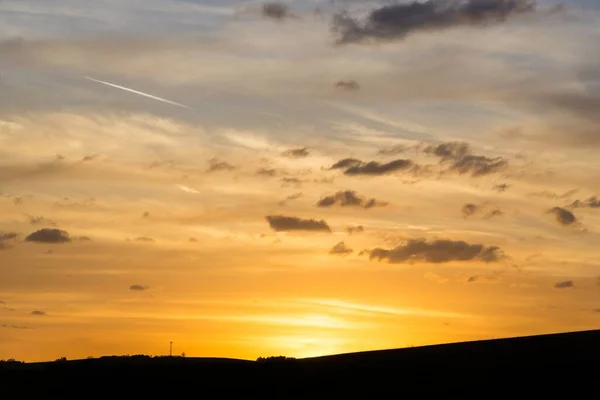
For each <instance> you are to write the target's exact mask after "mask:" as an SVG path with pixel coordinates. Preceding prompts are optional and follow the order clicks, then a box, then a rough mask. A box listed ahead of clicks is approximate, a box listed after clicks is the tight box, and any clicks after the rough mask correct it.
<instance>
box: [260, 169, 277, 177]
mask: <svg viewBox="0 0 600 400" xmlns="http://www.w3.org/2000/svg"><path fill="white" fill-rule="evenodd" d="M256 175H260V176H268V177H274V176H277V170H276V169H274V168H261V169H259V170H258V171H256Z"/></svg>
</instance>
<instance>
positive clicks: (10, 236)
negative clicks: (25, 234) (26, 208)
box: [0, 232, 19, 250]
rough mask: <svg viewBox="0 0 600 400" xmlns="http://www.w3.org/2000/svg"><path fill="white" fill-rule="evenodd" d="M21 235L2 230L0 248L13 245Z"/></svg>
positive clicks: (4, 248)
mask: <svg viewBox="0 0 600 400" xmlns="http://www.w3.org/2000/svg"><path fill="white" fill-rule="evenodd" d="M17 236H19V234H18V233H16V232H0V250H6V249H8V248H11V247H12V242H13V241H14V240H15V239H16V238H17Z"/></svg>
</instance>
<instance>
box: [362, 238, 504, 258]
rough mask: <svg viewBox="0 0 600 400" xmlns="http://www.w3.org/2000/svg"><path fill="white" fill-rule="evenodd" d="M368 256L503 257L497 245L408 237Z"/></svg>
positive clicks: (370, 251)
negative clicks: (402, 241)
mask: <svg viewBox="0 0 600 400" xmlns="http://www.w3.org/2000/svg"><path fill="white" fill-rule="evenodd" d="M368 254H369V258H370V259H372V260H373V259H375V260H387V261H388V262H389V263H392V264H397V263H409V262H413V261H416V262H426V263H436V264H437V263H447V262H451V261H484V262H497V261H500V260H502V259H503V258H504V254H503V253H502V250H501V249H500V248H499V247H498V246H484V245H483V244H470V243H467V242H465V241H462V240H433V241H427V240H425V239H410V240H408V241H406V242H405V243H404V244H401V245H399V246H396V247H395V248H393V249H391V250H386V249H382V248H376V249H373V250H369V251H368Z"/></svg>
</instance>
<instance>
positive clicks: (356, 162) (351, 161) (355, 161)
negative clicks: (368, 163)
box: [329, 158, 362, 169]
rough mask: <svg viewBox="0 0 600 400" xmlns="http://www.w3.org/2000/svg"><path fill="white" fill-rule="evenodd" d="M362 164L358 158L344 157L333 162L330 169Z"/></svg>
mask: <svg viewBox="0 0 600 400" xmlns="http://www.w3.org/2000/svg"><path fill="white" fill-rule="evenodd" d="M360 164H362V161H360V160H358V159H356V158H344V159H342V160H340V161H338V162H336V163H335V164H333V165H332V166H331V167H330V168H329V169H346V168H350V167H354V166H357V165H360Z"/></svg>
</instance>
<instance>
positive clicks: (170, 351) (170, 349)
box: [169, 342, 173, 357]
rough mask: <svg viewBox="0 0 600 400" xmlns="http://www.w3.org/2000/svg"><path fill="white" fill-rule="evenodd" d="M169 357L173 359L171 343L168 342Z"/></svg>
mask: <svg viewBox="0 0 600 400" xmlns="http://www.w3.org/2000/svg"><path fill="white" fill-rule="evenodd" d="M169 357H173V342H169Z"/></svg>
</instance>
